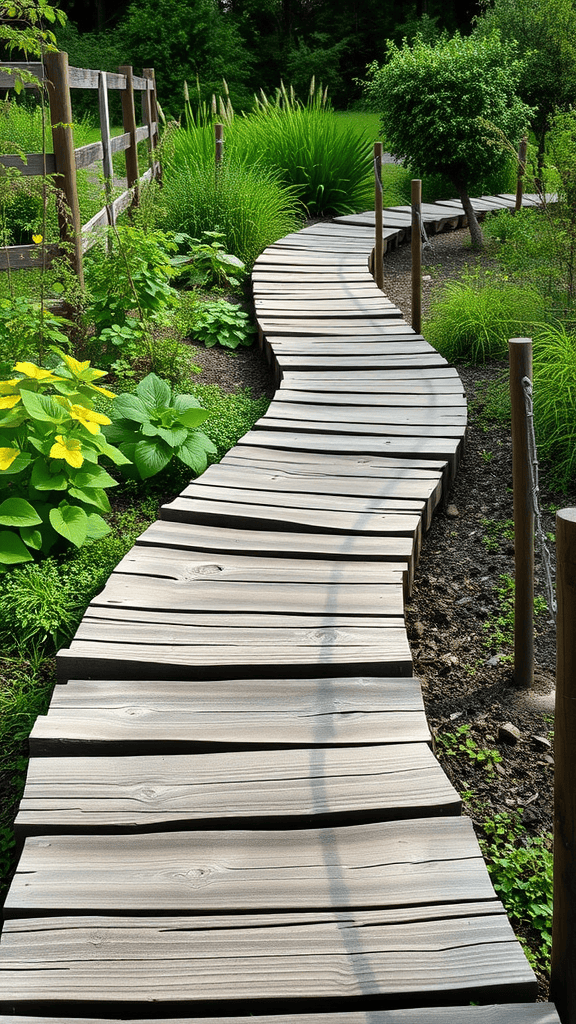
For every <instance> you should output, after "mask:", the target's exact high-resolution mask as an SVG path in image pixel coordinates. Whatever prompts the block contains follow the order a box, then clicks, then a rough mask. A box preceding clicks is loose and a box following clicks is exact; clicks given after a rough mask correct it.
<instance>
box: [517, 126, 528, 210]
mask: <svg viewBox="0 0 576 1024" xmlns="http://www.w3.org/2000/svg"><path fill="white" fill-rule="evenodd" d="M527 153H528V136H527V135H523V136H522V139H521V140H520V145H519V147H518V177H517V179H516V204H515V206H514V213H518V210H521V209H522V195H523V193H524V172H525V170H526V156H527Z"/></svg>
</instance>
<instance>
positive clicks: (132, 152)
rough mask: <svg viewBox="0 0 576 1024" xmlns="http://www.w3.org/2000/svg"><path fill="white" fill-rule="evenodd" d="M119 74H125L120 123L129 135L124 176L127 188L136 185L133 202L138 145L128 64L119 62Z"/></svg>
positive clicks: (132, 76)
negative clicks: (126, 180)
mask: <svg viewBox="0 0 576 1024" xmlns="http://www.w3.org/2000/svg"><path fill="white" fill-rule="evenodd" d="M118 71H119V72H120V74H121V75H126V88H125V89H122V92H121V97H122V123H123V125H124V132H125V133H126V134H129V135H130V146H129V147H128V149H127V150H126V177H127V179H128V188H132V187H133V186H136V192H135V195H134V204H135V205H136V204H137V203H138V189H137V183H138V147H137V144H136V108H135V106H134V72H133V70H132V67H131V65H130V64H121V65H120V67H119V68H118Z"/></svg>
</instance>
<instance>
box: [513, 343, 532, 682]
mask: <svg viewBox="0 0 576 1024" xmlns="http://www.w3.org/2000/svg"><path fill="white" fill-rule="evenodd" d="M508 352H509V356H510V398H511V402H512V484H513V488H514V560H515V565H516V572H515V580H516V586H515V588H514V681H515V683H516V685H517V686H521V687H530V686H532V684H533V682H534V502H533V494H532V482H531V475H530V454H529V447H528V420H527V417H526V400H525V395H524V387H523V384H522V381H523V380H524V378H526V377H527V378H528V380H530V381H532V341H531V339H530V338H511V339H510V341H509V342H508Z"/></svg>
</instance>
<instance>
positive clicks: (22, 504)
mask: <svg viewBox="0 0 576 1024" xmlns="http://www.w3.org/2000/svg"><path fill="white" fill-rule="evenodd" d="M41 522H42V520H41V518H40V516H39V515H38V513H37V512H36V509H35V508H34V506H33V505H31V504H30V502H29V501H26V499H25V498H6V500H5V501H3V502H2V504H1V505H0V525H1V526H38V523H41Z"/></svg>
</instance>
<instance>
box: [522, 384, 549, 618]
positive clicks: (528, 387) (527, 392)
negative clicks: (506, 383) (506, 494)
mask: <svg viewBox="0 0 576 1024" xmlns="http://www.w3.org/2000/svg"><path fill="white" fill-rule="evenodd" d="M522 390H523V391H524V403H525V405H526V419H527V420H528V461H529V463H530V483H531V487H532V507H533V510H534V522H535V536H536V540H537V541H538V545H539V547H540V555H541V558H542V565H543V566H544V575H545V577H546V595H547V600H548V610H549V612H550V618H551V621H553V622H555V621H556V596H555V593H554V580H553V577H552V559H551V558H550V550H549V548H548V542H547V539H546V534H545V533H544V530H543V528H542V513H541V511H540V488H539V486H538V451H537V449H536V434H535V432H534V401H533V393H534V392H533V388H532V381H531V380H530V378H529V377H523V378H522Z"/></svg>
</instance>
